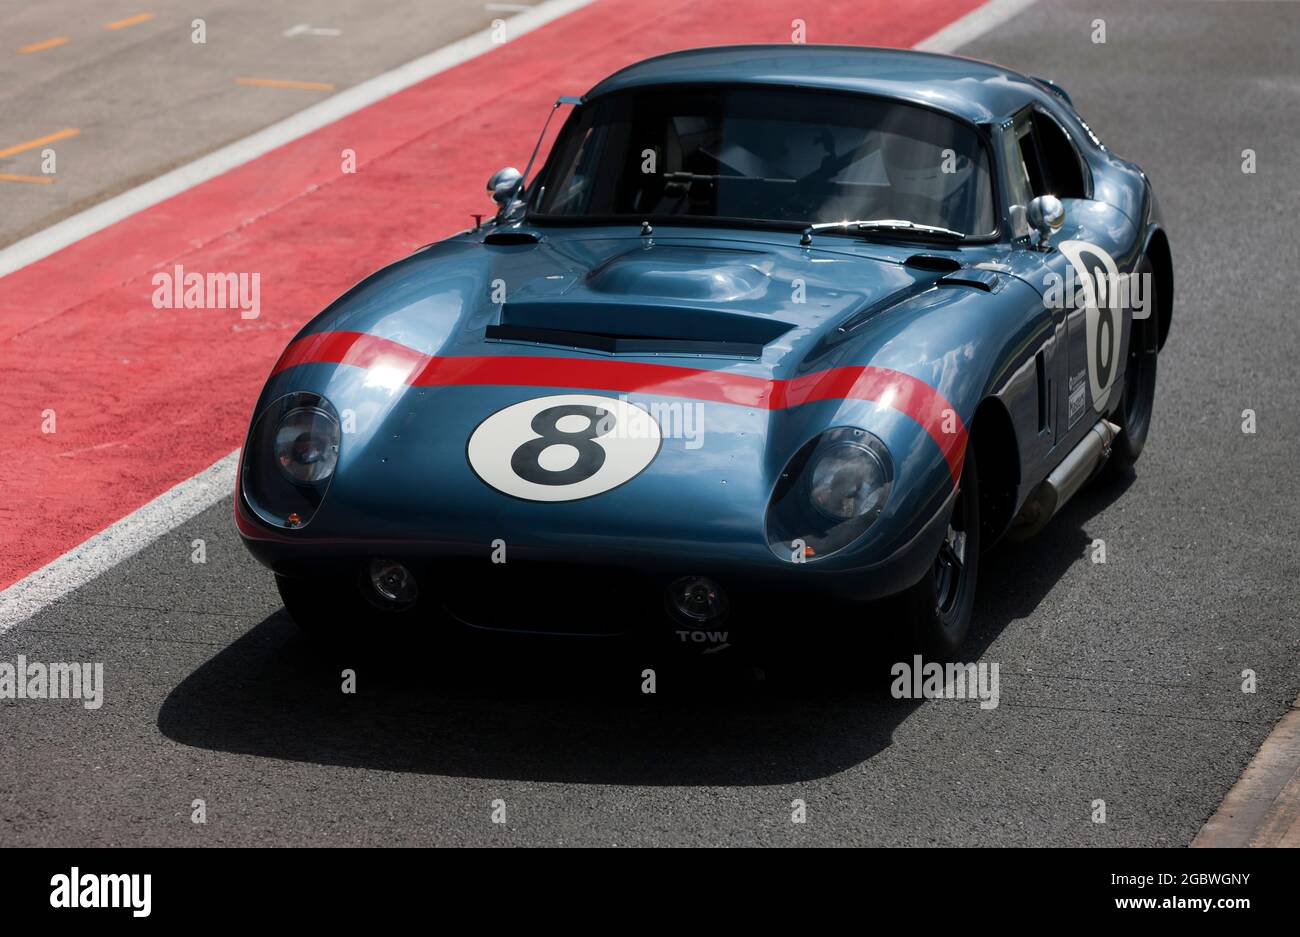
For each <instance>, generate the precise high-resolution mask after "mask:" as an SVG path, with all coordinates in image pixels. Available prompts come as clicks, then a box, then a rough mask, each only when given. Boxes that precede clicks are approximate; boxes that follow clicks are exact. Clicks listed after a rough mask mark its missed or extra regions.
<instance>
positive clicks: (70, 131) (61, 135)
mask: <svg viewBox="0 0 1300 937" xmlns="http://www.w3.org/2000/svg"><path fill="white" fill-rule="evenodd" d="M79 133H81V131H80V130H78V129H77V128H76V127H68V128H67V129H65V130H60V131H58V132H57V133H52V134H50V135H49V136H45V137H37V138H36V139H35V140H28V141H27V142H26V143H18V144H15V145H14V146H11V147H9V148H8V149H4V150H0V159H4V158H5V157H6V156H13V155H14V154H15V153H21V152H23V151H24V150H34V149H36V147H38V146H44V145H45V144H47V143H53V142H54V141H55V140H66V139H67V138H68V137H75V136H76V135H77V134H79Z"/></svg>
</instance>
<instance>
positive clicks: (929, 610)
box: [899, 445, 980, 661]
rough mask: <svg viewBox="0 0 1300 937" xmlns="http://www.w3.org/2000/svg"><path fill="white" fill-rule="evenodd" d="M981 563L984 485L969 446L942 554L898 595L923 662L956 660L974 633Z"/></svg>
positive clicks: (973, 453)
mask: <svg viewBox="0 0 1300 937" xmlns="http://www.w3.org/2000/svg"><path fill="white" fill-rule="evenodd" d="M979 559H980V483H979V467H978V466H977V465H976V462H975V447H974V446H973V445H968V446H967V447H966V457H965V459H964V461H963V465H962V472H961V480H960V481H959V483H958V486H957V498H956V501H955V502H954V504H953V510H952V518H951V519H950V520H949V522H948V532H947V534H946V536H945V537H944V542H943V544H942V545H941V546H940V547H939V554H938V556H936V557H935V560H934V562H933V563H932V564H931V565H930V568H929V569H928V570H926V573H925V575H924V576H922V577H921V579H920V581H919V582H917V583H916V585H914V586H912V587H911V588H910V589H908V590H907V591H905V592H903V593H902V594H901V595H900V596H899V602H900V605H901V609H902V612H903V614H904V615H905V616H906V617H907V619H908V620H909V621H910V623H911V635H912V645H913V648H914V649H915V650H916V651H917V652H918V653H920V654H921V656H922V658H923V659H925V660H935V661H949V660H954V659H955V658H956V656H957V653H958V651H959V650H961V645H962V642H964V641H965V640H966V635H967V633H968V632H969V631H970V623H971V618H972V617H973V614H974V608H975V582H976V579H977V574H978V572H979Z"/></svg>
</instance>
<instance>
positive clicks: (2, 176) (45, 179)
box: [0, 172, 54, 185]
mask: <svg viewBox="0 0 1300 937" xmlns="http://www.w3.org/2000/svg"><path fill="white" fill-rule="evenodd" d="M0 182H34V183H36V185H53V184H54V177H53V176H15V175H13V174H11V173H7V172H0Z"/></svg>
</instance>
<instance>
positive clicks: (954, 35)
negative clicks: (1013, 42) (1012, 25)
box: [912, 0, 1034, 52]
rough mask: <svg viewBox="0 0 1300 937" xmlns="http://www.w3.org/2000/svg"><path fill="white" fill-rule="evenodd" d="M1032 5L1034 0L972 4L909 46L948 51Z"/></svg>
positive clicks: (934, 50)
mask: <svg viewBox="0 0 1300 937" xmlns="http://www.w3.org/2000/svg"><path fill="white" fill-rule="evenodd" d="M1033 4H1034V0H989V2H988V3H986V4H984V5H983V6H980V7H976V8H975V9H973V10H971V11H970V12H969V13H967V14H966V15H965V16H963V17H962V18H961V19H959V20H953V21H952V22H951V23H949V24H948V25H947V26H945V27H944V28H943V29H941V30H939V31H938V32H937V33H935V34H934V35H933V36H931V37H930V38H929V39H923V40H921V41H920V42H918V43H917V44H916V45H914V46H913V47H912V48H914V49H917V50H919V51H921V52H952V51H954V50H955V49H958V48H960V47H961V46H964V45H965V44H966V43H968V42H971V41H973V40H975V39H978V38H979V37H980V36H982V35H984V34H985V33H986V32H989V31H990V30H993V29H997V28H998V27H999V26H1001V25H1002V24H1003V23H1005V22H1006V21H1007V20H1009V19H1011V18H1012V17H1013V16H1017V15H1019V14H1021V13H1023V12H1024V11H1025V10H1027V9H1029V8H1030V7H1031V6H1033Z"/></svg>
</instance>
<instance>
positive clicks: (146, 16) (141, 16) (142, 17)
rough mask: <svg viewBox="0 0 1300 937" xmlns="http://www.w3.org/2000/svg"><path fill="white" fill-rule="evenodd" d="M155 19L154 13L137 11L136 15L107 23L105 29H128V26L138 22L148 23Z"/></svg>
mask: <svg viewBox="0 0 1300 937" xmlns="http://www.w3.org/2000/svg"><path fill="white" fill-rule="evenodd" d="M151 19H153V14H152V13H137V14H136V15H135V16H128V17H127V18H126V19H124V20H114V21H113V22H111V23H105V24H104V28H105V29H126V27H128V26H134V25H136V24H137V23H147V22H149V21H150V20H151Z"/></svg>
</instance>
